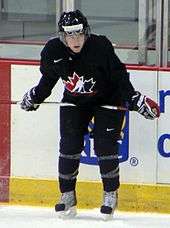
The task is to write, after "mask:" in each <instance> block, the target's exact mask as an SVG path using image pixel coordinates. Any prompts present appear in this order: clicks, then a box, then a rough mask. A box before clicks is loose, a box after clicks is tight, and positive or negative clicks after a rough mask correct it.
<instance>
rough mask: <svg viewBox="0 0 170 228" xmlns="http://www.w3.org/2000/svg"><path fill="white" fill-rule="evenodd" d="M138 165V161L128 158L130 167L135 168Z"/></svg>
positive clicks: (134, 158)
mask: <svg viewBox="0 0 170 228" xmlns="http://www.w3.org/2000/svg"><path fill="white" fill-rule="evenodd" d="M138 163H139V160H138V159H137V158H136V157H131V158H130V164H131V166H137V165H138Z"/></svg>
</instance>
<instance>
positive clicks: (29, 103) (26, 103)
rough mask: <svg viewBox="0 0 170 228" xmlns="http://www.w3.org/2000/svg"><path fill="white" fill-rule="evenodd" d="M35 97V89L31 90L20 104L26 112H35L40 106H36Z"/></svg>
mask: <svg viewBox="0 0 170 228" xmlns="http://www.w3.org/2000/svg"><path fill="white" fill-rule="evenodd" d="M34 96H35V87H33V88H32V89H30V90H29V91H28V92H27V93H25V95H24V96H23V99H22V101H21V103H20V106H21V108H22V109H24V110H25V111H35V110H37V108H39V106H40V105H38V104H35V102H34V100H33V97H34Z"/></svg>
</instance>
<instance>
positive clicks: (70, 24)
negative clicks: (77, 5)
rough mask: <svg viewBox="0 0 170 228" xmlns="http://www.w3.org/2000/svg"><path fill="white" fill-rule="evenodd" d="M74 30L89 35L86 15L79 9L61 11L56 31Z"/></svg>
mask: <svg viewBox="0 0 170 228" xmlns="http://www.w3.org/2000/svg"><path fill="white" fill-rule="evenodd" d="M76 31H80V32H84V34H86V35H89V33H90V27H89V24H88V22H87V19H86V17H85V16H84V15H83V14H82V13H81V12H80V11H79V10H75V11H70V12H63V13H62V14H61V17H60V20H59V22H58V32H68V33H69V32H76Z"/></svg>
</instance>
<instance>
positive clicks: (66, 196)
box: [55, 191, 77, 219]
mask: <svg viewBox="0 0 170 228" xmlns="http://www.w3.org/2000/svg"><path fill="white" fill-rule="evenodd" d="M76 204H77V200H76V194H75V191H70V192H65V193H62V195H61V199H60V202H59V203H57V204H56V205H55V211H56V212H57V215H58V217H59V218H63V219H68V218H73V217H75V216H76V214H77V212H76Z"/></svg>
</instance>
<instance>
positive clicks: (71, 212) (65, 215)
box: [57, 206, 77, 219]
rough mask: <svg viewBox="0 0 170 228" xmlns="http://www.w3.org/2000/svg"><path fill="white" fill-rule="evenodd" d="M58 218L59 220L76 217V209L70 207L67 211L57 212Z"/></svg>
mask: <svg viewBox="0 0 170 228" xmlns="http://www.w3.org/2000/svg"><path fill="white" fill-rule="evenodd" d="M57 214H58V218H61V219H71V218H74V217H75V216H76V215H77V210H76V207H75V206H74V207H70V208H69V209H68V210H67V211H59V212H57Z"/></svg>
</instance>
